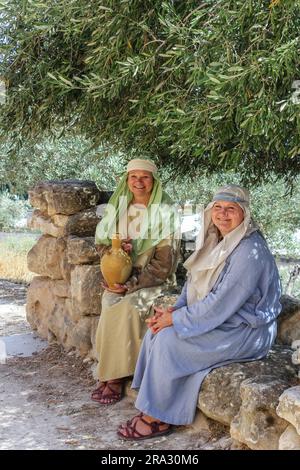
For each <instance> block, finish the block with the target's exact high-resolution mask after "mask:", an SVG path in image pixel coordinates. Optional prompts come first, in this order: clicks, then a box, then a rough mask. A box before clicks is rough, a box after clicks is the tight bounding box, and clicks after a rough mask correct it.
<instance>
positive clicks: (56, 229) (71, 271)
mask: <svg viewBox="0 0 300 470" xmlns="http://www.w3.org/2000/svg"><path fill="white" fill-rule="evenodd" d="M29 198H30V203H31V205H32V206H33V207H34V208H35V209H34V211H33V213H32V217H31V219H30V221H29V227H30V228H32V229H35V230H40V231H41V232H42V235H41V237H40V238H39V240H38V241H37V243H36V245H35V246H34V247H33V248H32V249H31V250H30V251H29V253H28V268H29V269H30V271H32V272H34V273H36V274H38V276H36V277H34V279H33V281H32V282H31V285H30V287H29V289H28V298H27V319H28V321H29V323H30V325H31V326H32V328H33V329H34V330H36V331H37V332H38V334H39V335H40V336H42V337H43V338H46V339H48V341H50V342H51V341H58V342H59V343H61V344H63V345H64V347H65V348H66V349H67V350H68V349H71V348H73V347H74V348H76V350H77V351H78V352H79V354H80V355H82V356H88V357H91V358H96V355H95V350H94V342H95V341H94V339H95V332H96V328H97V324H98V319H99V315H100V312H101V293H102V292H101V288H100V280H101V274H100V269H99V256H98V254H97V252H96V249H95V245H94V235H95V228H96V225H97V223H98V222H99V220H100V219H99V216H98V215H97V214H96V207H97V205H98V204H102V203H105V202H107V193H106V192H103V193H101V192H100V191H99V190H98V189H97V187H96V185H95V183H94V182H91V181H76V180H67V181H48V182H42V183H40V184H38V185H36V186H35V187H34V188H33V189H32V190H31V191H30V192H29Z"/></svg>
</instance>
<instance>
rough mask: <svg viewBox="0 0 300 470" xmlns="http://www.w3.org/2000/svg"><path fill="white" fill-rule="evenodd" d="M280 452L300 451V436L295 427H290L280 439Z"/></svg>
mask: <svg viewBox="0 0 300 470" xmlns="http://www.w3.org/2000/svg"><path fill="white" fill-rule="evenodd" d="M278 449H279V450H300V436H299V434H298V433H297V431H296V429H295V428H294V426H292V425H291V424H289V425H288V427H287V428H286V430H285V431H284V432H283V433H282V434H281V436H280V438H279V445H278Z"/></svg>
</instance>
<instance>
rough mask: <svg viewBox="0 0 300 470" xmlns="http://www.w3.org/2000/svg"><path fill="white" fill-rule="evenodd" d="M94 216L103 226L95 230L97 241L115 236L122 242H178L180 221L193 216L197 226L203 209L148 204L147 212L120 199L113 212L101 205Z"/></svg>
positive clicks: (144, 208)
mask: <svg viewBox="0 0 300 470" xmlns="http://www.w3.org/2000/svg"><path fill="white" fill-rule="evenodd" d="M97 214H98V215H100V214H101V216H104V221H103V222H104V223H102V224H100V225H99V226H98V228H97V238H98V239H103V238H112V237H113V235H114V234H116V233H118V234H119V235H120V238H122V239H124V240H125V239H131V240H137V239H143V240H147V239H151V240H157V239H160V240H162V239H168V238H171V237H172V238H175V239H180V238H181V235H182V226H183V220H184V219H186V218H188V217H191V216H193V215H194V216H197V220H198V225H199V221H200V225H201V221H202V214H203V205H202V204H185V205H184V206H183V207H182V206H180V205H177V204H151V206H150V207H149V208H148V209H147V208H146V207H145V206H143V207H141V206H139V205H137V204H133V205H128V201H127V198H126V197H124V196H122V197H120V199H119V203H118V207H117V208H116V207H114V206H113V205H112V204H105V205H104V204H101V205H99V206H98V208H97ZM189 230H191V229H189Z"/></svg>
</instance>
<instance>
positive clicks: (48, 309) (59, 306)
mask: <svg viewBox="0 0 300 470" xmlns="http://www.w3.org/2000/svg"><path fill="white" fill-rule="evenodd" d="M55 282H56V281H53V280H52V279H49V278H48V277H45V276H36V277H34V278H33V280H32V282H31V284H30V286H29V288H28V292H27V304H26V315H27V321H28V322H29V324H30V326H31V327H32V329H33V330H36V331H37V332H38V334H39V335H40V336H41V337H42V338H45V339H48V340H52V339H53V337H58V338H59V339H60V338H61V339H63V337H64V330H65V327H64V317H65V314H66V312H65V299H64V298H62V297H58V296H56V295H55V293H54V291H55Z"/></svg>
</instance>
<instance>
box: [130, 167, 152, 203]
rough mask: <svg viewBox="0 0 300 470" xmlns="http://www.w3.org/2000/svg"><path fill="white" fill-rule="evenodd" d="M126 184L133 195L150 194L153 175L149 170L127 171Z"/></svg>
mask: <svg viewBox="0 0 300 470" xmlns="http://www.w3.org/2000/svg"><path fill="white" fill-rule="evenodd" d="M127 185H128V188H129V189H130V191H131V192H132V193H133V195H134V196H140V197H141V196H146V195H150V194H151V192H152V188H153V175H152V173H151V171H145V170H132V171H129V173H128V178H127Z"/></svg>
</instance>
